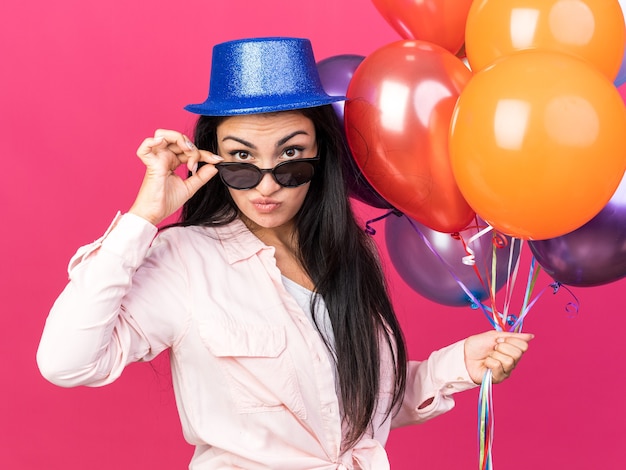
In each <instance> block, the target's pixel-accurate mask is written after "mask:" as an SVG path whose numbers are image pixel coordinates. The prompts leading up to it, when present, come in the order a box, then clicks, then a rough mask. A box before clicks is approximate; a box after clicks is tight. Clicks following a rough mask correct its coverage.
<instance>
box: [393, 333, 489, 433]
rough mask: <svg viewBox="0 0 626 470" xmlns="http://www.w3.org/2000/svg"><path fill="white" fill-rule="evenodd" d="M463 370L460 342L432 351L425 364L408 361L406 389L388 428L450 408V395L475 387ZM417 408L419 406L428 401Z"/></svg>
mask: <svg viewBox="0 0 626 470" xmlns="http://www.w3.org/2000/svg"><path fill="white" fill-rule="evenodd" d="M476 386H477V385H476V384H475V383H474V382H473V381H472V379H471V378H470V377H469V374H468V372H467V369H466V368H465V359H464V340H463V341H459V342H457V343H454V344H452V345H450V346H448V347H445V348H443V349H440V350H438V351H435V352H433V353H432V354H431V355H430V357H429V358H428V359H427V360H425V361H421V362H420V361H409V364H408V371H407V387H406V392H405V395H404V400H403V401H402V405H401V407H400V410H399V411H398V413H397V414H396V415H395V416H394V418H393V419H392V423H391V427H392V428H397V427H400V426H407V425H410V424H417V423H422V422H424V421H427V420H429V419H432V418H434V417H436V416H439V415H441V414H443V413H445V412H447V411H449V410H451V409H452V408H453V407H454V398H453V397H452V395H453V394H454V393H457V392H460V391H464V390H469V389H472V388H475V387H476ZM431 399H432V402H430V403H429V404H428V405H426V406H424V407H423V408H421V409H420V405H422V404H424V403H425V402H427V401H428V400H431Z"/></svg>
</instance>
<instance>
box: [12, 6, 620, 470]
mask: <svg viewBox="0 0 626 470" xmlns="http://www.w3.org/2000/svg"><path fill="white" fill-rule="evenodd" d="M268 35H294V36H301V37H310V38H312V39H313V44H314V49H315V52H316V55H317V58H318V60H319V59H323V58H325V57H329V56H332V55H337V54H346V53H350V54H360V55H367V54H369V53H371V52H373V51H374V50H375V49H376V48H378V47H381V46H383V45H385V44H387V43H389V42H391V41H394V40H396V39H399V37H398V36H397V34H396V33H395V32H394V31H393V30H392V29H391V27H389V26H388V25H387V24H386V23H385V22H384V20H383V19H382V17H380V15H379V14H378V13H377V11H376V10H375V8H374V6H373V4H372V3H371V2H370V1H369V0H343V1H337V0H332V1H331V0H316V1H311V0H300V1H291V2H288V1H285V0H264V1H262V2H251V1H249V0H229V1H223V2H216V1H208V0H204V1H203V0H183V1H179V2H168V1H166V0H154V1H151V2H132V1H126V0H108V1H106V2H86V1H84V0H80V1H79V0H60V1H57V2H44V1H38V2H37V1H36V2H2V5H1V6H0V52H1V54H0V60H2V68H1V70H2V72H1V74H0V77H1V78H0V80H1V82H0V83H1V86H0V112H1V117H0V119H1V125H0V132H1V133H2V142H3V149H4V150H3V152H2V154H3V155H2V161H3V162H4V170H3V171H2V172H0V207H1V208H2V213H3V220H4V222H3V224H2V226H1V228H0V233H1V239H0V240H1V243H0V305H1V306H2V307H1V308H2V317H1V318H2V329H1V330H0V331H1V332H2V335H1V337H2V340H0V356H1V357H3V358H4V360H3V362H2V366H1V367H2V374H0V380H1V383H0V390H1V393H2V399H1V400H0V468H6V469H40V468H45V469H52V470H54V469H63V470H72V469H83V468H89V469H91V470H104V469H111V468H121V469H126V468H128V469H130V468H151V469H175V468H186V464H187V462H188V460H189V456H190V453H191V448H190V447H189V446H188V445H187V444H186V443H185V442H184V441H183V439H182V437H181V432H180V425H179V423H178V419H177V416H176V411H175V407H174V400H173V395H172V389H171V385H170V383H169V381H168V373H167V364H166V362H165V360H164V358H160V359H158V360H157V361H156V364H154V367H151V366H150V365H146V364H141V365H133V366H132V367H130V368H129V369H128V370H127V371H126V373H125V374H124V375H123V377H122V378H121V379H120V380H119V381H118V382H117V383H115V384H113V385H111V386H109V387H105V388H102V389H86V388H79V389H71V390H64V389H60V388H57V387H54V386H52V385H50V384H48V383H47V382H45V381H44V379H42V378H41V377H40V375H39V373H38V371H37V368H36V364H35V351H36V347H37V343H38V340H39V335H40V333H41V329H42V326H43V322H44V319H45V317H46V315H47V311H48V309H49V308H50V306H51V304H52V302H53V300H54V298H55V297H56V296H57V295H58V293H59V292H60V290H61V289H62V287H63V286H64V284H65V282H66V272H65V266H66V262H67V261H68V259H69V257H70V256H71V255H72V254H73V252H74V250H75V248H76V247H77V246H79V245H80V244H83V243H86V242H89V241H91V240H93V239H94V238H96V237H98V236H99V235H100V233H101V232H102V231H103V230H104V229H105V228H106V226H107V224H108V221H109V219H110V218H111V217H112V216H113V215H114V213H115V211H117V210H118V209H119V210H122V211H123V210H126V209H127V208H128V206H129V204H130V203H131V202H132V198H133V195H134V193H135V191H136V189H137V188H138V185H139V182H140V178H141V175H142V166H141V165H140V162H139V161H138V160H137V159H136V158H135V157H134V153H135V148H136V146H137V144H138V143H139V142H140V141H141V140H142V139H143V137H144V136H146V135H148V134H151V133H152V132H153V130H154V129H155V128H157V127H166V128H175V129H179V130H182V131H188V130H189V129H190V127H191V125H192V122H193V120H192V118H191V117H190V116H189V115H187V114H186V113H185V112H184V111H183V110H182V106H183V105H185V104H187V103H190V102H197V101H198V100H199V99H203V98H204V96H205V93H206V85H207V78H208V74H209V54H210V50H211V46H212V45H213V44H214V43H216V42H221V41H224V40H228V39H234V38H237V37H242V36H268ZM555 210H558V208H555ZM380 212H381V211H377V210H373V209H368V208H364V209H363V215H364V217H369V216H371V215H379V214H380ZM383 234H384V230H383V227H382V225H380V230H379V233H378V234H377V235H376V237H377V239H378V240H379V241H382V237H383ZM381 246H383V248H384V243H381ZM383 251H384V250H383ZM407 255H408V254H407ZM416 262H417V261H416ZM389 272H390V278H391V281H392V284H393V289H394V298H395V301H396V305H397V308H398V311H399V314H400V316H401V318H402V322H403V324H404V326H405V329H406V334H407V337H408V338H409V342H410V351H411V356H412V357H413V358H420V357H424V355H426V354H427V353H428V352H429V351H430V350H432V349H434V348H437V347H440V346H443V345H445V344H448V343H450V342H452V341H455V340H456V339H459V338H461V337H464V336H466V335H469V334H472V333H475V332H479V331H482V330H486V329H488V328H489V325H488V323H487V321H486V320H485V319H484V318H483V317H482V314H480V313H478V312H476V311H473V310H470V309H459V308H451V307H443V306H440V305H437V304H434V303H431V302H429V301H427V300H424V299H423V298H421V297H420V296H419V295H417V294H416V293H414V292H412V291H410V290H409V289H408V288H407V287H406V286H405V285H404V284H403V282H402V281H401V280H399V279H398V278H397V276H396V275H395V274H394V273H393V269H392V268H391V266H389ZM549 282H550V279H548V278H547V277H545V276H542V277H541V278H540V280H539V283H538V288H542V287H544V286H545V285H547V284H548V283H549ZM624 287H626V284H624V281H620V282H617V283H613V284H610V285H607V286H603V287H597V288H588V289H575V290H574V293H575V295H576V296H577V297H578V299H579V300H580V313H579V315H578V316H577V317H576V318H568V316H567V314H566V312H565V310H564V307H565V304H566V303H567V302H569V301H570V300H571V299H570V297H569V296H568V295H567V294H566V293H565V292H564V291H561V292H560V293H559V294H558V295H552V294H551V293H548V294H546V295H544V296H543V297H542V299H541V300H540V301H539V303H538V305H537V306H536V307H535V308H534V309H533V310H532V311H531V313H530V316H529V319H528V321H527V323H526V330H527V331H531V332H534V333H535V334H536V339H535V340H534V342H533V344H532V350H531V351H530V352H529V353H528V354H527V357H526V358H525V359H524V361H523V363H522V364H521V365H520V366H519V367H518V369H517V370H516V372H515V374H514V377H513V378H512V379H511V380H509V381H508V382H507V383H505V384H502V385H499V386H496V387H495V389H494V400H495V416H496V426H495V443H494V463H495V465H496V466H497V467H498V468H502V469H507V470H522V469H523V470H526V469H528V468H534V469H537V470H542V469H553V468H559V469H565V468H566V469H569V470H577V469H580V470H588V469H592V468H593V469H595V468H602V469H618V468H624V463H623V462H622V460H623V449H624V446H625V445H626V426H625V424H626V400H624V399H622V397H623V396H624V389H625V386H626V365H625V362H624V361H623V359H622V356H623V349H624V348H623V344H624V341H623V336H624V331H625V330H626V315H625V314H624V300H625V296H624ZM457 403H458V406H457V408H456V409H455V410H454V411H453V412H451V413H449V414H448V415H446V416H443V417H441V418H439V419H437V420H435V421H433V422H431V423H428V424H426V425H423V426H421V427H414V428H409V429H403V430H399V431H396V432H394V433H393V434H392V437H391V440H390V442H389V445H388V450H389V454H390V458H391V461H392V468H394V469H396V470H402V469H416V468H428V469H437V468H438V469H460V468H463V469H465V468H476V467H477V450H476V441H477V433H476V403H477V392H476V391H471V392H466V393H465V394H463V395H461V396H459V397H458V401H457Z"/></svg>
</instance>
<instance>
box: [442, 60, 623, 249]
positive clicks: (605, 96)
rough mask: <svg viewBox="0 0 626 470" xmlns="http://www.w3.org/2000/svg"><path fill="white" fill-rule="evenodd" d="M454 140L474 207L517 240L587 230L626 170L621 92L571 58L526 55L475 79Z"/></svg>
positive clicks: (461, 103) (457, 166)
mask: <svg viewBox="0 0 626 470" xmlns="http://www.w3.org/2000/svg"><path fill="white" fill-rule="evenodd" d="M450 133H451V135H450V157H451V161H452V169H453V172H454V176H455V178H456V181H457V183H458V186H459V188H460V190H461V192H462V193H463V195H464V196H465V199H466V200H467V202H468V203H469V204H470V206H472V208H473V209H474V210H475V211H476V213H477V214H479V215H480V216H481V217H482V218H483V219H485V220H486V221H487V222H488V223H490V224H491V225H493V226H494V227H495V228H496V229H497V230H498V231H500V232H502V233H505V234H507V235H511V236H514V237H518V238H524V239H531V240H540V239H547V238H554V237H558V236H561V235H564V234H566V233H568V232H571V231H573V230H575V229H577V228H578V227H580V226H582V225H584V224H585V223H587V222H588V221H589V220H591V219H592V218H593V217H594V216H595V215H596V214H598V212H600V210H601V209H602V208H603V207H604V206H605V205H606V203H607V202H608V200H609V199H610V198H611V196H612V195H613V193H614V192H615V190H616V188H617V186H618V185H619V182H620V180H621V178H622V175H623V174H624V170H625V169H626V138H625V136H626V108H625V107H624V104H623V103H622V99H621V97H620V95H619V92H618V91H617V90H616V88H615V87H614V86H613V83H612V82H611V81H609V80H608V79H607V78H606V77H605V76H604V75H602V74H601V73H600V72H599V71H598V70H597V69H595V68H593V67H591V66H590V65H589V64H588V63H586V62H584V61H582V60H579V59H576V58H575V57H573V56H570V55H566V54H559V53H554V52H546V51H539V50H536V51H524V52H518V53H516V54H512V55H509V56H506V57H502V58H501V59H499V60H498V61H496V62H494V63H493V64H492V65H491V66H490V67H488V68H487V69H484V70H482V71H480V72H478V73H477V74H475V75H474V76H473V78H472V80H471V81H470V83H469V84H468V85H467V87H465V89H464V90H463V92H462V93H461V96H460V98H459V100H458V102H457V105H456V108H455V112H454V116H453V118H452V123H451V131H450Z"/></svg>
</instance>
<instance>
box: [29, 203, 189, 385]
mask: <svg viewBox="0 0 626 470" xmlns="http://www.w3.org/2000/svg"><path fill="white" fill-rule="evenodd" d="M156 233H157V228H156V227H155V226H153V225H152V224H150V223H148V222H147V221H145V220H144V219H142V218H140V217H137V216H134V215H132V214H125V215H123V216H120V215H119V214H118V216H117V217H116V218H115V220H114V221H113V223H112V224H111V226H110V227H109V229H108V230H107V231H106V233H105V235H104V236H103V237H101V238H100V239H98V240H96V241H95V242H93V243H91V244H90V245H87V246H85V247H82V248H80V249H79V250H78V252H77V253H76V255H74V257H73V258H72V260H71V261H70V265H69V268H68V272H69V282H68V284H67V286H66V287H65V289H64V290H63V292H62V293H61V295H60V296H59V297H58V298H57V299H56V301H55V302H54V305H53V306H52V309H51V311H50V313H49V315H48V318H47V319H46V323H45V326H44V329H43V333H42V337H41V340H40V343H39V348H38V350H37V363H38V366H39V370H40V372H41V374H42V375H43V376H44V377H45V378H46V379H47V380H49V381H50V382H52V383H54V384H57V385H59V386H63V387H73V386H77V385H90V386H99V385H104V384H107V383H110V382H112V381H114V380H115V379H116V378H118V377H119V376H120V374H121V373H122V371H123V369H124V367H125V366H126V365H127V364H129V363H130V362H134V361H139V360H149V359H151V358H153V357H155V356H156V355H157V354H158V353H159V352H161V351H162V350H163V349H165V348H166V347H167V343H168V341H167V339H166V338H167V337H172V336H174V335H175V334H176V333H175V332H173V331H170V332H166V333H161V334H160V335H156V334H155V335H152V334H151V333H150V325H139V324H138V323H137V321H136V320H135V318H134V317H133V315H132V313H131V312H129V311H128V310H127V309H126V307H125V304H126V303H127V302H130V300H132V299H133V298H145V299H154V300H152V303H153V305H154V304H157V303H158V302H159V299H158V298H159V289H158V286H159V285H162V283H163V282H169V283H170V286H172V287H174V289H179V290H180V289H181V287H180V286H181V284H183V280H182V278H181V276H180V275H177V274H173V273H172V271H171V270H168V269H167V268H166V269H150V267H151V266H152V267H153V268H154V267H160V266H162V265H164V264H165V263H163V262H161V260H160V256H159V253H161V252H163V251H167V250H164V249H163V248H161V249H160V250H159V249H154V248H152V247H151V245H152V244H153V240H154V238H155V236H156ZM161 245H163V243H161ZM150 250H153V251H154V254H153V255H150V256H148V253H149V251H150ZM142 278H145V279H146V280H144V281H143V282H137V281H139V280H141V279H142ZM135 303H137V304H140V305H148V302H143V303H141V302H137V301H135ZM155 316H158V312H155ZM157 323H159V325H160V327H161V328H163V323H164V322H159V321H158V319H157Z"/></svg>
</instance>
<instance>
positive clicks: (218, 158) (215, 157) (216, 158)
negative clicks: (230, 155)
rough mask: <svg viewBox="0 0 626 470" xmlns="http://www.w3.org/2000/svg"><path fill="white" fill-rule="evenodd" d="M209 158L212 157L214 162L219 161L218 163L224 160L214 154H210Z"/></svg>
mask: <svg viewBox="0 0 626 470" xmlns="http://www.w3.org/2000/svg"><path fill="white" fill-rule="evenodd" d="M211 157H213V159H214V160H220V161H222V160H224V159H223V158H222V157H220V156H219V155H216V154H212V155H211Z"/></svg>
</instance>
